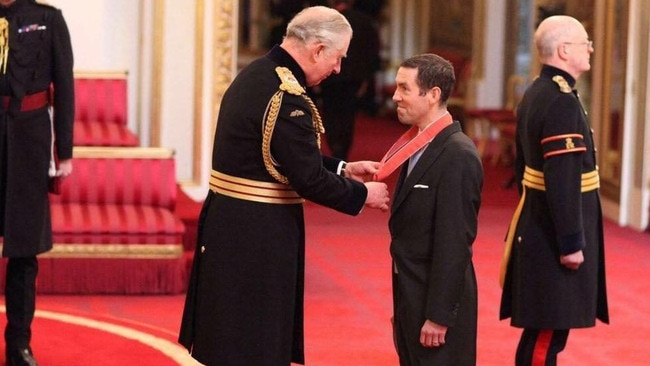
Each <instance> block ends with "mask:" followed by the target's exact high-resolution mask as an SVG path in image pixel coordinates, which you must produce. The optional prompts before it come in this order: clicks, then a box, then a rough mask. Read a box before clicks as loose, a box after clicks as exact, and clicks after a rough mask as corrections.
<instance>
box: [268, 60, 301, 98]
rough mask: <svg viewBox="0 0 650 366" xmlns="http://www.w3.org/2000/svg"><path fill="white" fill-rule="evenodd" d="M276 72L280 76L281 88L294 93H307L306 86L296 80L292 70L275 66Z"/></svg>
mask: <svg viewBox="0 0 650 366" xmlns="http://www.w3.org/2000/svg"><path fill="white" fill-rule="evenodd" d="M275 72H276V73H277V74H278V76H279V77H280V81H281V83H280V90H282V91H286V92H287V93H289V94H293V95H302V94H304V93H305V88H303V87H302V85H300V83H299V82H298V80H296V77H295V76H293V73H292V72H291V70H289V69H287V68H286V67H280V66H278V67H276V68H275Z"/></svg>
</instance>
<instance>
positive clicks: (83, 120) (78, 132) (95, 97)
mask: <svg viewBox="0 0 650 366" xmlns="http://www.w3.org/2000/svg"><path fill="white" fill-rule="evenodd" d="M127 76H128V75H127V73H126V71H105V72H92V71H76V72H75V80H74V83H75V130H74V144H75V145H77V146H138V145H139V139H138V137H137V136H136V135H135V134H134V133H133V132H131V130H129V128H128V126H127V120H128V118H127V117H128V103H127V99H128V98H127V97H128V89H127Z"/></svg>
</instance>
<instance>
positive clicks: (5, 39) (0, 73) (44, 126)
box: [0, 0, 74, 366]
mask: <svg viewBox="0 0 650 366" xmlns="http://www.w3.org/2000/svg"><path fill="white" fill-rule="evenodd" d="M72 65H73V59H72V46H71V43H70V35H69V33H68V27H67V25H66V23H65V20H64V19H63V15H62V14H61V11H59V10H58V9H55V8H53V7H51V6H47V5H42V4H38V3H36V2H35V1H34V0H0V235H2V236H3V247H2V255H3V256H4V257H8V258H9V260H8V262H7V272H6V287H5V303H6V311H7V327H6V329H5V342H6V348H5V350H6V357H7V358H6V364H7V365H9V366H13V365H36V364H37V363H36V360H35V359H34V355H33V353H32V349H31V347H30V340H31V323H32V320H33V318H34V310H35V298H36V289H35V284H36V275H37V273H38V261H37V259H36V255H37V254H40V253H43V252H46V251H48V250H50V249H51V248H52V228H51V218H50V206H49V198H48V183H49V181H50V176H51V175H58V176H59V177H66V176H68V175H69V174H70V173H71V172H72V160H71V159H72V131H73V116H74V79H73V71H72ZM50 107H53V111H52V110H50ZM51 112H53V120H52V119H51V118H52V113H51ZM53 138H54V147H53V146H52V144H53ZM52 151H54V153H55V154H56V155H57V156H58V159H59V165H58V170H57V171H56V172H55V171H50V162H51V159H52Z"/></svg>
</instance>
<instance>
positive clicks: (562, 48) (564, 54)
mask: <svg viewBox="0 0 650 366" xmlns="http://www.w3.org/2000/svg"><path fill="white" fill-rule="evenodd" d="M557 55H558V57H559V58H560V59H562V60H566V58H567V56H568V55H569V52H567V50H566V46H565V45H563V44H561V45H559V46H558V47H557Z"/></svg>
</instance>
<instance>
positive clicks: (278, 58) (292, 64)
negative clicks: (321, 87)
mask: <svg viewBox="0 0 650 366" xmlns="http://www.w3.org/2000/svg"><path fill="white" fill-rule="evenodd" d="M266 57H268V58H270V59H271V60H273V61H275V62H276V63H277V64H278V65H279V66H284V67H286V68H288V69H289V70H291V73H293V76H294V77H295V78H296V80H298V82H299V83H300V85H302V86H305V85H307V77H306V76H305V72H304V71H302V68H301V67H300V65H299V64H298V62H296V60H294V58H293V57H291V55H290V54H289V53H288V52H287V51H285V50H284V48H282V47H280V46H278V45H275V46H273V48H271V50H270V51H269V52H268V53H267V54H266Z"/></svg>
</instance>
